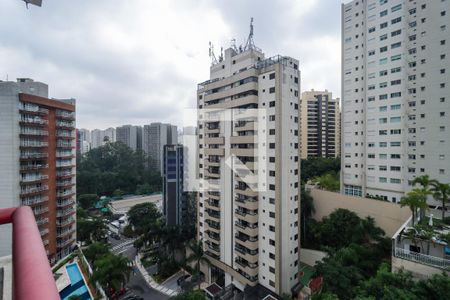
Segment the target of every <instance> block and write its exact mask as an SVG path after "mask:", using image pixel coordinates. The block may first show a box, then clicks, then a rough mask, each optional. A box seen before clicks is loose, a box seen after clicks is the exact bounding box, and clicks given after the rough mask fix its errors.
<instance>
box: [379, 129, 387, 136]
mask: <svg viewBox="0 0 450 300" xmlns="http://www.w3.org/2000/svg"><path fill="white" fill-rule="evenodd" d="M378 134H379V135H387V130H379V131H378Z"/></svg>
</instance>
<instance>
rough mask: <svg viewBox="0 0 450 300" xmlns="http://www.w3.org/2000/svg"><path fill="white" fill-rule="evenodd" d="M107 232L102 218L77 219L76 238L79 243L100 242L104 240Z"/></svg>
mask: <svg viewBox="0 0 450 300" xmlns="http://www.w3.org/2000/svg"><path fill="white" fill-rule="evenodd" d="M107 230H108V228H107V226H106V224H105V222H104V221H103V219H102V218H92V219H82V218H78V219H77V238H78V240H79V241H81V242H88V243H90V242H91V241H101V240H103V239H104V238H105V236H106V233H107Z"/></svg>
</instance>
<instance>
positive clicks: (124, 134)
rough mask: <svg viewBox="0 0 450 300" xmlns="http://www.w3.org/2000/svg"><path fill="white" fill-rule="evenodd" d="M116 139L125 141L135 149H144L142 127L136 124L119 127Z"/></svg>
mask: <svg viewBox="0 0 450 300" xmlns="http://www.w3.org/2000/svg"><path fill="white" fill-rule="evenodd" d="M116 141H117V142H122V143H124V144H125V145H127V146H128V147H130V148H131V149H133V150H138V149H142V127H141V126H134V125H123V126H120V127H117V128H116Z"/></svg>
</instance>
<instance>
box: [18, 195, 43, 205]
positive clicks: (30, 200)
mask: <svg viewBox="0 0 450 300" xmlns="http://www.w3.org/2000/svg"><path fill="white" fill-rule="evenodd" d="M47 201H48V197H47V196H35V197H27V198H23V199H22V205H37V204H41V203H44V202H47Z"/></svg>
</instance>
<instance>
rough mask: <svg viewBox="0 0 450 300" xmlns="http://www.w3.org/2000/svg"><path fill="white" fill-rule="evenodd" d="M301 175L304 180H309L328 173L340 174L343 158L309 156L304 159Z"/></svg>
mask: <svg viewBox="0 0 450 300" xmlns="http://www.w3.org/2000/svg"><path fill="white" fill-rule="evenodd" d="M300 169H301V172H300V177H301V181H302V182H307V181H308V180H309V179H312V178H314V177H318V176H322V175H324V174H326V173H333V174H338V173H339V171H340V170H341V159H340V158H339V157H338V158H323V157H317V158H308V159H302V162H301V168H300Z"/></svg>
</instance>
